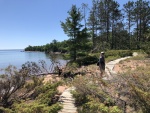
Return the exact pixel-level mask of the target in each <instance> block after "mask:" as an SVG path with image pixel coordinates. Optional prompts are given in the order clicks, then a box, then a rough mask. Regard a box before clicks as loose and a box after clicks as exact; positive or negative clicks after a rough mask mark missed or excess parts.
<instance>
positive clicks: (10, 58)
mask: <svg viewBox="0 0 150 113" xmlns="http://www.w3.org/2000/svg"><path fill="white" fill-rule="evenodd" d="M51 58H52V57H51V56H50V55H49V54H45V53H44V52H26V51H23V50H0V69H4V68H6V67H7V66H9V65H13V66H15V67H17V68H18V69H19V68H21V66H22V64H24V63H26V62H27V61H30V62H31V61H32V62H36V63H38V62H39V61H40V60H44V61H45V62H46V64H47V66H48V67H49V66H50V65H51ZM55 61H57V62H59V63H60V64H61V65H65V64H66V63H67V61H66V60H63V58H62V56H61V55H55Z"/></svg>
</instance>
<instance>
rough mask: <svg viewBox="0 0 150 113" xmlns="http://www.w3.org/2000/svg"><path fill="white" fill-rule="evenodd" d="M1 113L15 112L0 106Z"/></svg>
mask: <svg viewBox="0 0 150 113" xmlns="http://www.w3.org/2000/svg"><path fill="white" fill-rule="evenodd" d="M0 113H14V112H13V111H12V110H11V109H9V108H4V107H0Z"/></svg>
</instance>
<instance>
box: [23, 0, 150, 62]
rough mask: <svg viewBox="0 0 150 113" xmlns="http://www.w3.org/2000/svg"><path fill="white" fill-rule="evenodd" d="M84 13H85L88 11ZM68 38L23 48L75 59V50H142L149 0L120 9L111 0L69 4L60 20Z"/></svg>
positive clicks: (149, 36)
mask: <svg viewBox="0 0 150 113" xmlns="http://www.w3.org/2000/svg"><path fill="white" fill-rule="evenodd" d="M86 12H89V13H88V14H87V13H86ZM61 27H62V29H63V30H64V33H65V34H67V36H68V37H69V39H68V40H66V41H62V42H58V41H57V40H53V41H52V42H51V43H50V44H46V45H43V46H28V47H27V48H25V50H26V51H45V52H50V51H52V52H68V53H70V55H71V56H72V58H73V59H74V60H76V57H77V53H78V52H97V51H101V50H108V49H109V50H110V49H116V50H118V49H144V50H146V51H147V50H148V48H149V46H148V45H149V44H150V1H146V0H137V1H136V2H133V1H128V2H127V3H126V4H124V5H123V8H122V9H120V5H119V3H118V2H117V1H115V0H93V1H92V7H91V8H89V7H88V4H84V3H83V4H82V8H77V7H76V5H72V7H71V9H70V10H69V11H68V17H67V18H66V20H65V22H61Z"/></svg>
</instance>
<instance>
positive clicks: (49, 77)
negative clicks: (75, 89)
mask: <svg viewBox="0 0 150 113" xmlns="http://www.w3.org/2000/svg"><path fill="white" fill-rule="evenodd" d="M60 80H61V77H59V76H57V75H52V74H51V75H50V74H49V75H46V76H45V77H44V80H43V83H47V82H51V83H54V82H56V81H60ZM67 88H68V87H67V86H66V85H63V86H58V88H57V90H58V92H59V93H62V92H64V90H65V89H67Z"/></svg>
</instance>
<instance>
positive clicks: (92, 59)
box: [76, 55, 98, 66]
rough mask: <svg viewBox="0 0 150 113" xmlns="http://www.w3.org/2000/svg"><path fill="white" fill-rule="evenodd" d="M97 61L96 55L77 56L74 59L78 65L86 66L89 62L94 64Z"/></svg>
mask: <svg viewBox="0 0 150 113" xmlns="http://www.w3.org/2000/svg"><path fill="white" fill-rule="evenodd" d="M97 61H98V58H97V57H96V56H91V55H89V56H85V57H82V58H79V59H77V60H76V63H77V64H79V66H82V65H84V66H86V65H90V64H95V63H96V62H97Z"/></svg>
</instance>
